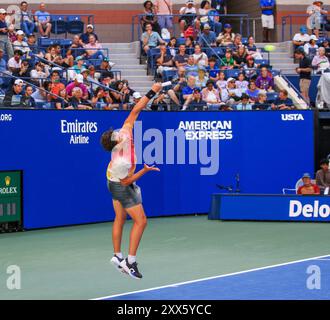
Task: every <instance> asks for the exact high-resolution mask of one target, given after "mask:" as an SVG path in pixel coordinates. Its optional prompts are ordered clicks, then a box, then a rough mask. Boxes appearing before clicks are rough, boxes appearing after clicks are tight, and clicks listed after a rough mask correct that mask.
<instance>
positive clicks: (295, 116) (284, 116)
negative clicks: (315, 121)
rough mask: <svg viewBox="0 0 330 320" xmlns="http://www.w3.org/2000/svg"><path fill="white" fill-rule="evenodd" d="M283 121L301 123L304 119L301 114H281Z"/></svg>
mask: <svg viewBox="0 0 330 320" xmlns="http://www.w3.org/2000/svg"><path fill="white" fill-rule="evenodd" d="M282 120H283V121H301V120H304V117H303V115H302V114H301V113H293V114H282Z"/></svg>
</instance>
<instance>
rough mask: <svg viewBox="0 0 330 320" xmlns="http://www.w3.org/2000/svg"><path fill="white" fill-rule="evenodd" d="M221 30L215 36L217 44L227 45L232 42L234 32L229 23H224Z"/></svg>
mask: <svg viewBox="0 0 330 320" xmlns="http://www.w3.org/2000/svg"><path fill="white" fill-rule="evenodd" d="M223 29H224V30H223V31H222V32H221V33H220V34H219V36H218V38H217V44H218V45H219V46H221V47H222V46H223V47H227V46H230V45H232V44H233V43H234V39H235V33H233V32H232V30H233V28H232V26H231V25H230V24H228V23H227V24H225V25H224V27H223Z"/></svg>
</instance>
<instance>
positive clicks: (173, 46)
mask: <svg viewBox="0 0 330 320" xmlns="http://www.w3.org/2000/svg"><path fill="white" fill-rule="evenodd" d="M176 44H177V40H176V38H175V37H172V38H171V39H170V41H169V43H168V44H167V48H168V49H169V50H170V53H171V56H172V57H173V58H174V57H175V56H176V49H177V46H176Z"/></svg>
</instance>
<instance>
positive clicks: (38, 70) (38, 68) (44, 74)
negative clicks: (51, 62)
mask: <svg viewBox="0 0 330 320" xmlns="http://www.w3.org/2000/svg"><path fill="white" fill-rule="evenodd" d="M48 76H49V67H48V66H46V65H44V64H43V63H42V62H41V61H37V62H36V63H35V65H34V68H33V69H32V70H31V72H30V77H31V81H33V82H34V83H35V84H36V85H40V84H41V82H42V81H43V79H46V78H48Z"/></svg>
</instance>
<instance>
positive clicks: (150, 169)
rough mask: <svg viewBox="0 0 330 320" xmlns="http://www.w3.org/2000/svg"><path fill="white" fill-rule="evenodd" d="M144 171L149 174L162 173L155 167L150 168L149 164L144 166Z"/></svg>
mask: <svg viewBox="0 0 330 320" xmlns="http://www.w3.org/2000/svg"><path fill="white" fill-rule="evenodd" d="M144 170H145V171H146V172H149V171H160V169H159V168H157V167H155V166H148V165H147V164H144Z"/></svg>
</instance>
